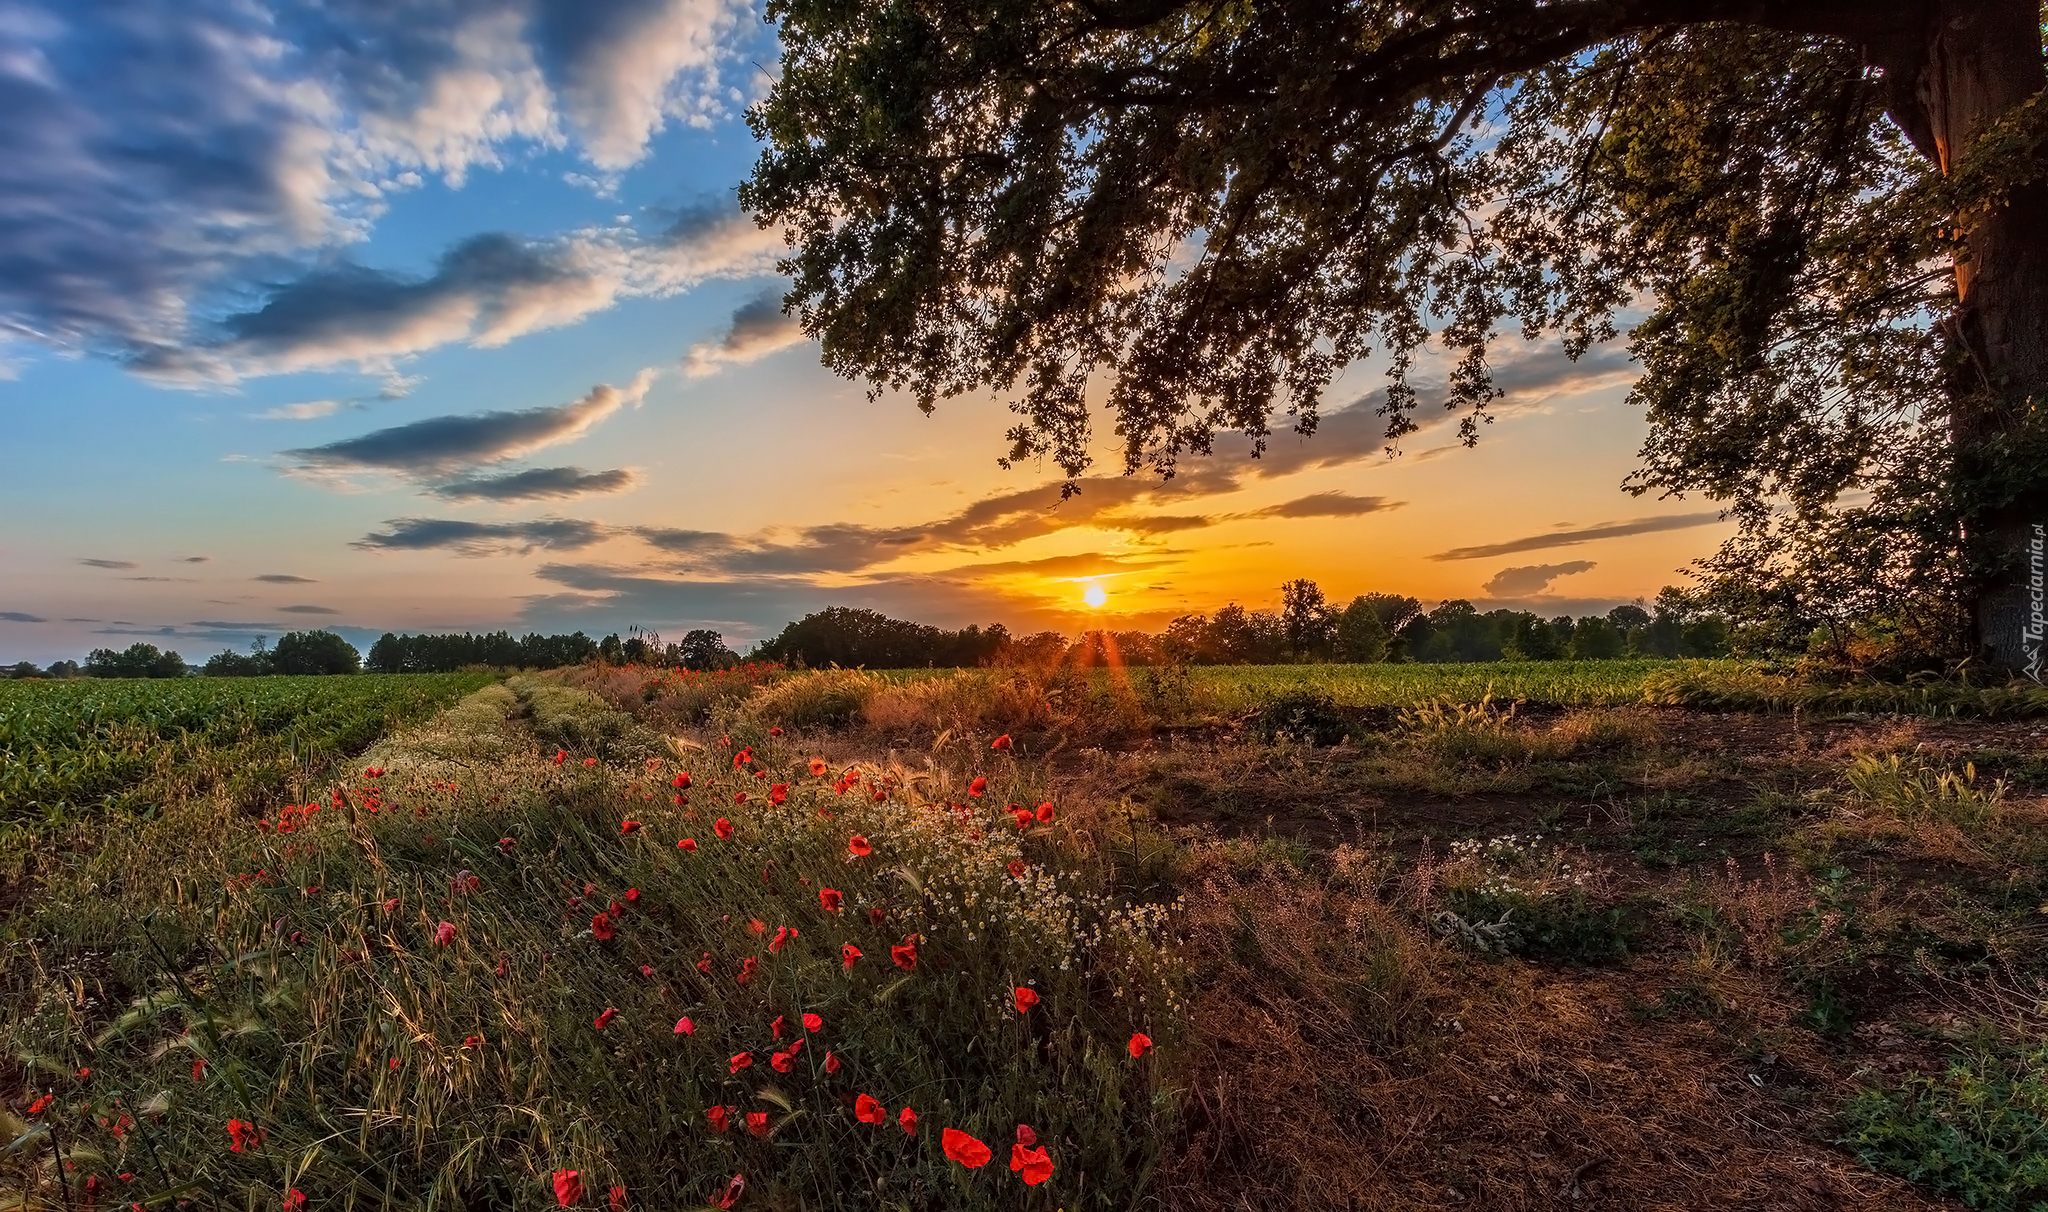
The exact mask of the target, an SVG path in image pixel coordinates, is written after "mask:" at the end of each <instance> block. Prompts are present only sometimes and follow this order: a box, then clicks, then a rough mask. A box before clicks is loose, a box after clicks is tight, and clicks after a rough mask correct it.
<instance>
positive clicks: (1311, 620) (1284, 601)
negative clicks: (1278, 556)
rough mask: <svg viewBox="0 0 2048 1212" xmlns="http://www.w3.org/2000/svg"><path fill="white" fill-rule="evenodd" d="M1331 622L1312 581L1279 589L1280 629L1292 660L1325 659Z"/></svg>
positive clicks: (1326, 604) (1319, 591)
mask: <svg viewBox="0 0 2048 1212" xmlns="http://www.w3.org/2000/svg"><path fill="white" fill-rule="evenodd" d="M1335 622H1336V620H1334V619H1333V618H1331V612H1330V604H1329V602H1327V601H1325V600H1324V598H1323V590H1322V587H1321V586H1320V585H1317V584H1316V583H1315V582H1314V581H1311V580H1309V579H1308V578H1306V577H1303V578H1301V579H1299V580H1294V581H1289V582H1287V583H1286V584H1285V585H1282V586H1281V587H1280V626H1281V628H1282V630H1283V631H1285V632H1286V635H1287V653H1288V655H1289V656H1292V657H1293V658H1294V659H1295V660H1297V661H1307V660H1314V659H1316V658H1318V657H1324V656H1328V655H1329V651H1330V639H1331V633H1332V632H1333V630H1334V629H1335Z"/></svg>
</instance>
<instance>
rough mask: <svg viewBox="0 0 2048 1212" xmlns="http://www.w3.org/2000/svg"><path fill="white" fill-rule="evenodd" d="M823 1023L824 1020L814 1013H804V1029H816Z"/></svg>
mask: <svg viewBox="0 0 2048 1212" xmlns="http://www.w3.org/2000/svg"><path fill="white" fill-rule="evenodd" d="M824 1025H825V1020H824V1019H822V1018H819V1017H818V1016H817V1015H815V1014H806V1015H804V1030H806V1031H816V1030H818V1029H819V1028H820V1027H823V1026H824Z"/></svg>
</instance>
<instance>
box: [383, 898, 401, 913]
mask: <svg viewBox="0 0 2048 1212" xmlns="http://www.w3.org/2000/svg"><path fill="white" fill-rule="evenodd" d="M396 908H398V898H397V897H395V896H394V897H392V898H391V899H390V900H388V901H385V902H384V912H386V913H389V912H391V911H392V910H393V909H396Z"/></svg>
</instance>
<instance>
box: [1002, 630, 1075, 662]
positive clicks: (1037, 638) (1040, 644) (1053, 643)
mask: <svg viewBox="0 0 2048 1212" xmlns="http://www.w3.org/2000/svg"><path fill="white" fill-rule="evenodd" d="M1066 654H1067V637H1066V636H1063V635H1061V634H1060V633H1059V632H1057V631H1040V632H1034V633H1033V634H1031V635H1027V636H1023V637H1020V638H1018V639H1015V640H1012V641H1010V643H1009V645H1008V646H1007V647H1006V648H1005V649H1004V650H1003V653H1002V659H1003V660H1004V661H1005V662H1007V663H1009V664H1011V665H1021V666H1024V667H1027V668H1042V667H1044V666H1047V665H1052V664H1056V663H1057V662H1058V661H1059V660H1060V658H1061V657H1064V656H1065V655H1066Z"/></svg>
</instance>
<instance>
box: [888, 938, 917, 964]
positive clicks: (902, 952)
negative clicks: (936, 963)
mask: <svg viewBox="0 0 2048 1212" xmlns="http://www.w3.org/2000/svg"><path fill="white" fill-rule="evenodd" d="M889 958H890V959H892V960H894V961H895V962H896V966H897V967H898V968H901V969H903V970H904V971H905V972H914V971H916V970H917V942H916V940H915V939H914V938H911V939H906V940H904V941H903V942H902V943H900V944H897V945H895V946H892V947H890V948H889Z"/></svg>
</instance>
